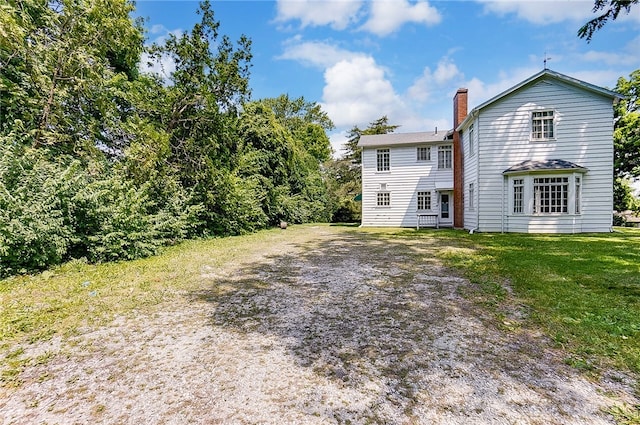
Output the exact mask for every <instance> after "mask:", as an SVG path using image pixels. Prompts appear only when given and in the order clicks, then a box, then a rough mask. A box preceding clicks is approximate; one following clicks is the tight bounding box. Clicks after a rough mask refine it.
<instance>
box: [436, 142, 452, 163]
mask: <svg viewBox="0 0 640 425" xmlns="http://www.w3.org/2000/svg"><path fill="white" fill-rule="evenodd" d="M438 168H451V146H438Z"/></svg>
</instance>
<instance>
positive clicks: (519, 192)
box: [513, 179, 524, 214]
mask: <svg viewBox="0 0 640 425" xmlns="http://www.w3.org/2000/svg"><path fill="white" fill-rule="evenodd" d="M513 213H514V214H522V213H524V179H513Z"/></svg>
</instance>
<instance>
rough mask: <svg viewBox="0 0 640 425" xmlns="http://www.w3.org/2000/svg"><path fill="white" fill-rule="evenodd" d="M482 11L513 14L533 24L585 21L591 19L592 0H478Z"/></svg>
mask: <svg viewBox="0 0 640 425" xmlns="http://www.w3.org/2000/svg"><path fill="white" fill-rule="evenodd" d="M478 1H479V2H480V3H483V4H484V10H485V12H488V13H494V14H497V15H499V16H504V15H508V14H515V15H516V16H517V17H518V18H520V19H523V20H525V21H529V22H532V23H534V24H540V25H544V24H552V23H558V22H563V21H585V20H588V19H590V18H592V17H593V16H594V15H593V12H592V11H591V10H592V9H593V1H592V0H562V1H540V0H537V1H532V0H478Z"/></svg>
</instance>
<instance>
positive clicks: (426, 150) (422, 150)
mask: <svg viewBox="0 0 640 425" xmlns="http://www.w3.org/2000/svg"><path fill="white" fill-rule="evenodd" d="M416 157H417V160H418V161H431V148H430V147H429V146H418V148H416Z"/></svg>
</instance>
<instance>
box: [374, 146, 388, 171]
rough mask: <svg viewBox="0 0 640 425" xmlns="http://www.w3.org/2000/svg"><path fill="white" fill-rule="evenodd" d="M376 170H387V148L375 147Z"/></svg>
mask: <svg viewBox="0 0 640 425" xmlns="http://www.w3.org/2000/svg"><path fill="white" fill-rule="evenodd" d="M376 156H377V160H378V171H389V149H377V150H376Z"/></svg>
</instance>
